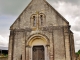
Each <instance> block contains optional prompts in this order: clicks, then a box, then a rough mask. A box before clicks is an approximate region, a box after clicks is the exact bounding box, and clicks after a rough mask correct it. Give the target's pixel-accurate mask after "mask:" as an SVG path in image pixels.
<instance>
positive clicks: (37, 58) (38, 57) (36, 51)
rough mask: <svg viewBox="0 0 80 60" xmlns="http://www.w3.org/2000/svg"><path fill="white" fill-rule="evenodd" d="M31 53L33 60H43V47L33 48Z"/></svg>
mask: <svg viewBox="0 0 80 60" xmlns="http://www.w3.org/2000/svg"><path fill="white" fill-rule="evenodd" d="M32 52H33V55H32V58H33V60H45V57H44V55H45V54H44V46H41V45H39V46H33V48H32Z"/></svg>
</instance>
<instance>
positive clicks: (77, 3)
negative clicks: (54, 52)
mask: <svg viewBox="0 0 80 60" xmlns="http://www.w3.org/2000/svg"><path fill="white" fill-rule="evenodd" d="M30 1H31V0H0V48H1V47H7V46H8V40H9V38H8V37H9V27H10V26H11V24H12V23H13V22H14V21H15V20H16V18H17V17H18V16H19V15H20V13H21V12H22V11H23V10H24V9H25V8H26V6H27V5H28V4H29V2H30ZM47 1H48V2H49V3H50V4H51V5H52V6H53V7H54V8H55V9H56V10H57V11H58V12H59V13H60V14H61V15H62V16H63V17H65V18H66V19H67V20H68V21H69V22H70V25H71V30H72V31H73V33H74V39H75V49H76V51H78V50H79V49H80V27H79V26H80V20H79V19H80V0H47Z"/></svg>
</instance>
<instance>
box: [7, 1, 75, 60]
mask: <svg viewBox="0 0 80 60" xmlns="http://www.w3.org/2000/svg"><path fill="white" fill-rule="evenodd" d="M70 27H71V26H70V25H69V22H68V21H67V20H66V19H65V18H64V17H63V16H61V15H60V13H58V12H57V11H56V10H55V9H54V8H53V7H52V6H51V5H50V4H49V3H48V2H47V1H46V0H31V2H30V3H29V5H28V6H27V7H26V8H25V9H24V11H23V12H22V13H21V14H20V15H19V17H18V18H17V19H16V20H15V22H14V23H13V24H12V25H11V26H10V36H9V52H8V60H76V59H75V48H74V36H73V32H72V31H71V30H70Z"/></svg>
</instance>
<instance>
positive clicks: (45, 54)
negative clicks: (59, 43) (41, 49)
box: [45, 46, 47, 60]
mask: <svg viewBox="0 0 80 60" xmlns="http://www.w3.org/2000/svg"><path fill="white" fill-rule="evenodd" d="M45 60H47V47H46V46H45Z"/></svg>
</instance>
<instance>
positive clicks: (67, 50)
mask: <svg viewBox="0 0 80 60" xmlns="http://www.w3.org/2000/svg"><path fill="white" fill-rule="evenodd" d="M65 50H66V60H71V56H70V42H69V34H68V33H65Z"/></svg>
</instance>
